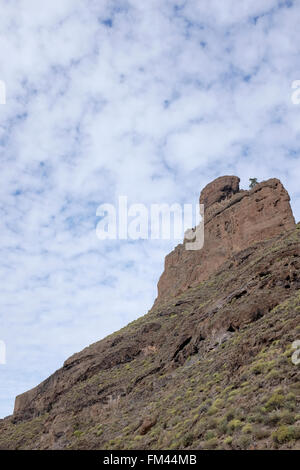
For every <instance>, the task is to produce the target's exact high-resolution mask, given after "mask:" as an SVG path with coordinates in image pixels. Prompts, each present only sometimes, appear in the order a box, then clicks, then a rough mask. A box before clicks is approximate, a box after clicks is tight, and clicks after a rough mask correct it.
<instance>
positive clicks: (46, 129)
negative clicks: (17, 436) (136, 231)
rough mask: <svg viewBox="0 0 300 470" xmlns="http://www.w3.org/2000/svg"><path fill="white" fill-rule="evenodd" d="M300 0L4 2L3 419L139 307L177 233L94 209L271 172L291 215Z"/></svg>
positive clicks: (0, 33) (0, 26) (295, 200)
mask: <svg viewBox="0 0 300 470" xmlns="http://www.w3.org/2000/svg"><path fill="white" fill-rule="evenodd" d="M299 17H300V2H297V1H295V2H293V1H284V0H282V1H279V0H264V1H261V0H243V1H239V2H237V1H235V0H224V1H217V0H186V1H182V0H178V1H170V0H164V1H161V0H147V1H139V0H101V1H99V0H97V1H95V0H80V1H79V0H53V1H51V2H40V1H38V0H1V17H0V51H1V61H0V80H3V81H4V82H5V84H6V89H7V90H6V93H7V96H6V104H5V105H0V152H1V162H2V164H1V172H0V178H1V185H0V194H1V198H0V201H1V206H0V207H1V220H0V223H1V231H0V248H1V258H0V277H1V284H0V289H1V296H0V299H1V300H0V305H1V309H0V322H1V323H0V340H2V341H5V343H6V346H7V364H6V365H0V417H1V416H5V415H8V414H10V413H11V412H12V409H13V402H14V397H15V395H17V394H19V393H22V392H23V391H25V390H27V389H30V388H31V387H33V386H35V385H37V384H38V383H39V382H40V381H41V380H43V379H44V378H46V377H47V376H48V375H49V374H50V373H52V372H53V371H54V370H55V369H57V368H58V367H60V366H61V365H62V363H63V361H64V360H65V359H66V358H67V357H68V356H69V355H71V354H72V353H74V352H76V351H79V350H81V349H82V348H83V347H85V346H86V345H88V344H90V343H92V342H94V341H96V340H98V339H100V338H102V337H103V336H106V335H107V334H108V333H111V332H112V331H114V330H116V329H118V328H120V327H121V326H124V325H125V324H126V323H128V322H129V321H131V320H133V319H135V318H137V317H138V316H140V315H142V314H144V313H145V312H146V311H147V310H148V309H149V308H150V307H151V304H152V302H153V300H154V298H155V296H156V283H157V280H158V278H159V275H160V273H161V272H162V269H163V261H164V256H165V254H166V253H167V252H169V251H170V250H171V249H172V247H173V246H174V245H175V244H176V242H175V241H158V240H144V241H136V242H134V241H130V240H129V241H128V240H122V241H100V240H98V239H97V237H96V232H95V228H96V225H97V222H98V220H99V219H98V218H97V216H96V209H97V207H98V205H99V204H101V203H114V202H115V201H116V199H117V198H118V196H119V195H127V197H128V202H129V203H135V202H138V203H144V204H146V205H149V204H151V203H162V202H165V203H173V202H181V203H182V202H185V203H191V202H195V201H197V199H198V196H199V192H200V190H201V188H202V187H203V186H204V185H205V184H207V183H208V182H209V181H210V180H212V179H214V178H215V177H217V176H220V175H223V174H235V175H238V176H240V178H241V185H242V187H243V188H247V186H248V179H249V177H257V178H258V179H259V180H263V179H268V178H270V177H278V178H280V179H281V180H282V182H283V183H284V185H285V186H286V188H287V189H288V191H289V193H290V195H291V198H292V207H293V210H294V214H295V217H296V219H297V221H298V220H299V219H300V189H299V176H300V162H299V147H300V139H299V137H300V105H298V106H297V105H295V104H293V103H292V101H291V95H292V91H293V90H292V88H291V86H292V82H293V81H294V80H297V79H298V80H300V58H299V51H300V29H299Z"/></svg>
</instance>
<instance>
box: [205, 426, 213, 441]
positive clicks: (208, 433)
mask: <svg viewBox="0 0 300 470" xmlns="http://www.w3.org/2000/svg"><path fill="white" fill-rule="evenodd" d="M213 437H216V435H215V433H214V431H212V430H211V429H210V430H209V431H207V432H206V433H205V436H204V439H205V440H206V441H209V440H210V439H212V438H213Z"/></svg>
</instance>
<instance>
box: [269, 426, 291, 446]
mask: <svg viewBox="0 0 300 470" xmlns="http://www.w3.org/2000/svg"><path fill="white" fill-rule="evenodd" d="M294 437H295V433H294V428H293V427H292V426H285V425H283V426H280V427H279V428H278V429H277V430H276V431H274V432H273V434H272V439H273V441H274V442H276V443H277V444H283V443H284V442H288V441H291V440H292V439H294Z"/></svg>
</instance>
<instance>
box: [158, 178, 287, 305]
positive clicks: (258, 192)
mask: <svg viewBox="0 0 300 470" xmlns="http://www.w3.org/2000/svg"><path fill="white" fill-rule="evenodd" d="M239 182H240V179H239V178H238V177H237V176H222V177H220V178H217V179H216V180H214V181H212V182H211V183H209V184H208V185H207V186H206V187H205V188H204V189H203V190H202V192H201V196H200V203H201V204H204V246H203V248H202V249H200V250H195V251H189V250H186V249H185V243H182V244H180V245H178V246H177V247H176V248H175V249H174V250H173V251H172V252H171V253H170V254H168V255H167V256H166V259H165V269H164V272H163V274H162V275H161V277H160V280H159V282H158V297H157V300H156V302H159V301H161V300H165V299H166V298H170V297H174V296H177V295H178V294H181V293H182V292H183V291H185V290H186V289H188V288H189V287H193V286H194V285H195V284H197V283H199V282H202V281H204V280H206V279H208V278H209V277H210V276H211V275H212V274H213V273H214V272H216V270H217V269H219V268H220V266H221V265H222V264H223V263H224V262H225V261H227V260H228V259H229V258H230V257H231V256H232V255H233V254H234V253H237V252H239V251H241V250H244V249H246V248H248V247H250V246H251V245H253V244H255V243H256V242H261V241H263V240H267V239H269V238H273V237H275V236H277V235H279V234H281V233H283V232H286V231H288V230H291V229H292V228H294V227H295V220H294V217H293V213H292V210H291V206H290V197H289V195H288V193H287V191H286V190H285V188H284V187H283V185H282V183H281V182H280V181H279V180H278V179H276V178H272V179H269V180H267V181H263V182H261V183H258V184H257V185H256V186H255V187H254V188H253V189H251V190H248V191H246V190H240V189H239Z"/></svg>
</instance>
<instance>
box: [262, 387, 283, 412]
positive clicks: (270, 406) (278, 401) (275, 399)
mask: <svg viewBox="0 0 300 470" xmlns="http://www.w3.org/2000/svg"><path fill="white" fill-rule="evenodd" d="M283 402H284V396H283V395H281V394H279V393H277V392H275V393H274V394H273V395H272V396H271V397H270V398H269V400H268V401H267V402H266V405H265V408H266V409H267V410H268V411H270V410H274V409H276V408H279V407H280V406H281V405H282V403H283Z"/></svg>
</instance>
